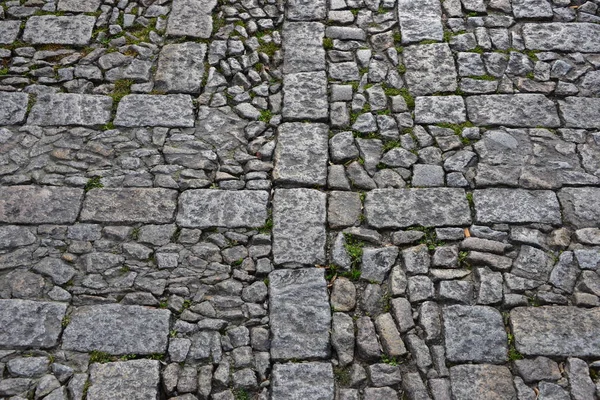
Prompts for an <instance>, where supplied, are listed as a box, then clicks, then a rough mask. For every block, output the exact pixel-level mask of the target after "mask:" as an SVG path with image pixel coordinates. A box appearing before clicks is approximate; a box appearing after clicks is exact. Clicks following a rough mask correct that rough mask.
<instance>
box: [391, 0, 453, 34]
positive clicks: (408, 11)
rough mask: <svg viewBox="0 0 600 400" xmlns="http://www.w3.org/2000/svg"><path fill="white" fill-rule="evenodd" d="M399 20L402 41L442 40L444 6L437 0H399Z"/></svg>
mask: <svg viewBox="0 0 600 400" xmlns="http://www.w3.org/2000/svg"><path fill="white" fill-rule="evenodd" d="M398 21H399V23H400V31H401V33H402V43H405V44H406V43H415V42H420V41H422V40H437V41H442V39H443V36H444V29H443V27H442V7H441V6H440V2H439V1H437V0H426V1H421V2H419V3H415V2H414V1H411V0H398Z"/></svg>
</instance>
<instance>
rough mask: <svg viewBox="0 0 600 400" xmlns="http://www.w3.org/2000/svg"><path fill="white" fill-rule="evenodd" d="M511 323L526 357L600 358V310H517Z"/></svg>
mask: <svg viewBox="0 0 600 400" xmlns="http://www.w3.org/2000/svg"><path fill="white" fill-rule="evenodd" d="M510 323H511V326H512V330H513V333H514V335H515V345H516V347H517V350H518V351H519V352H521V353H522V354H524V355H527V356H534V355H541V356H548V357H590V358H592V357H600V308H591V309H584V308H577V307H567V306H544V307H518V308H514V309H513V310H512V311H511V312H510Z"/></svg>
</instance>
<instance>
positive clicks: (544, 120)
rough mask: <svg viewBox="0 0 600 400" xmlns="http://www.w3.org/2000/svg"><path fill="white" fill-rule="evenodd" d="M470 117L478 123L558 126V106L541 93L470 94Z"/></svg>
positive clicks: (467, 100) (516, 125)
mask: <svg viewBox="0 0 600 400" xmlns="http://www.w3.org/2000/svg"><path fill="white" fill-rule="evenodd" d="M466 103H467V112H468V114H469V120H470V121H471V122H473V123H474V124H475V125H504V126H515V127H531V128H534V127H537V126H545V127H549V128H552V127H557V126H560V119H559V118H558V113H557V111H556V106H555V105H554V103H553V102H552V101H550V100H549V99H548V98H546V96H544V95H541V94H515V95H512V94H492V95H484V96H469V97H467V98H466Z"/></svg>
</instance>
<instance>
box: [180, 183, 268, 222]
mask: <svg viewBox="0 0 600 400" xmlns="http://www.w3.org/2000/svg"><path fill="white" fill-rule="evenodd" d="M268 201H269V193H268V192H265V191H262V190H242V191H227V190H211V189H198V190H187V191H185V192H183V193H182V194H181V195H180V196H179V210H178V214H177V223H178V224H179V225H180V226H183V227H186V228H202V229H204V228H211V227H227V228H239V227H260V226H262V225H264V223H265V222H266V220H267V203H268Z"/></svg>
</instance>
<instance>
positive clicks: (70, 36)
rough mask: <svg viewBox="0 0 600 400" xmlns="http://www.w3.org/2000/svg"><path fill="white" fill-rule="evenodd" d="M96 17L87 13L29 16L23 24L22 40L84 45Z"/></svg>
mask: <svg viewBox="0 0 600 400" xmlns="http://www.w3.org/2000/svg"><path fill="white" fill-rule="evenodd" d="M95 22H96V18H94V17H91V16H89V15H72V16H68V17H67V16H64V17H57V16H54V15H42V16H39V17H31V18H29V19H28V20H27V24H25V31H24V32H23V40H24V41H25V42H28V43H31V44H68V45H74V46H85V45H86V44H88V42H89V41H90V39H91V37H92V29H93V28H94V24H95Z"/></svg>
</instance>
